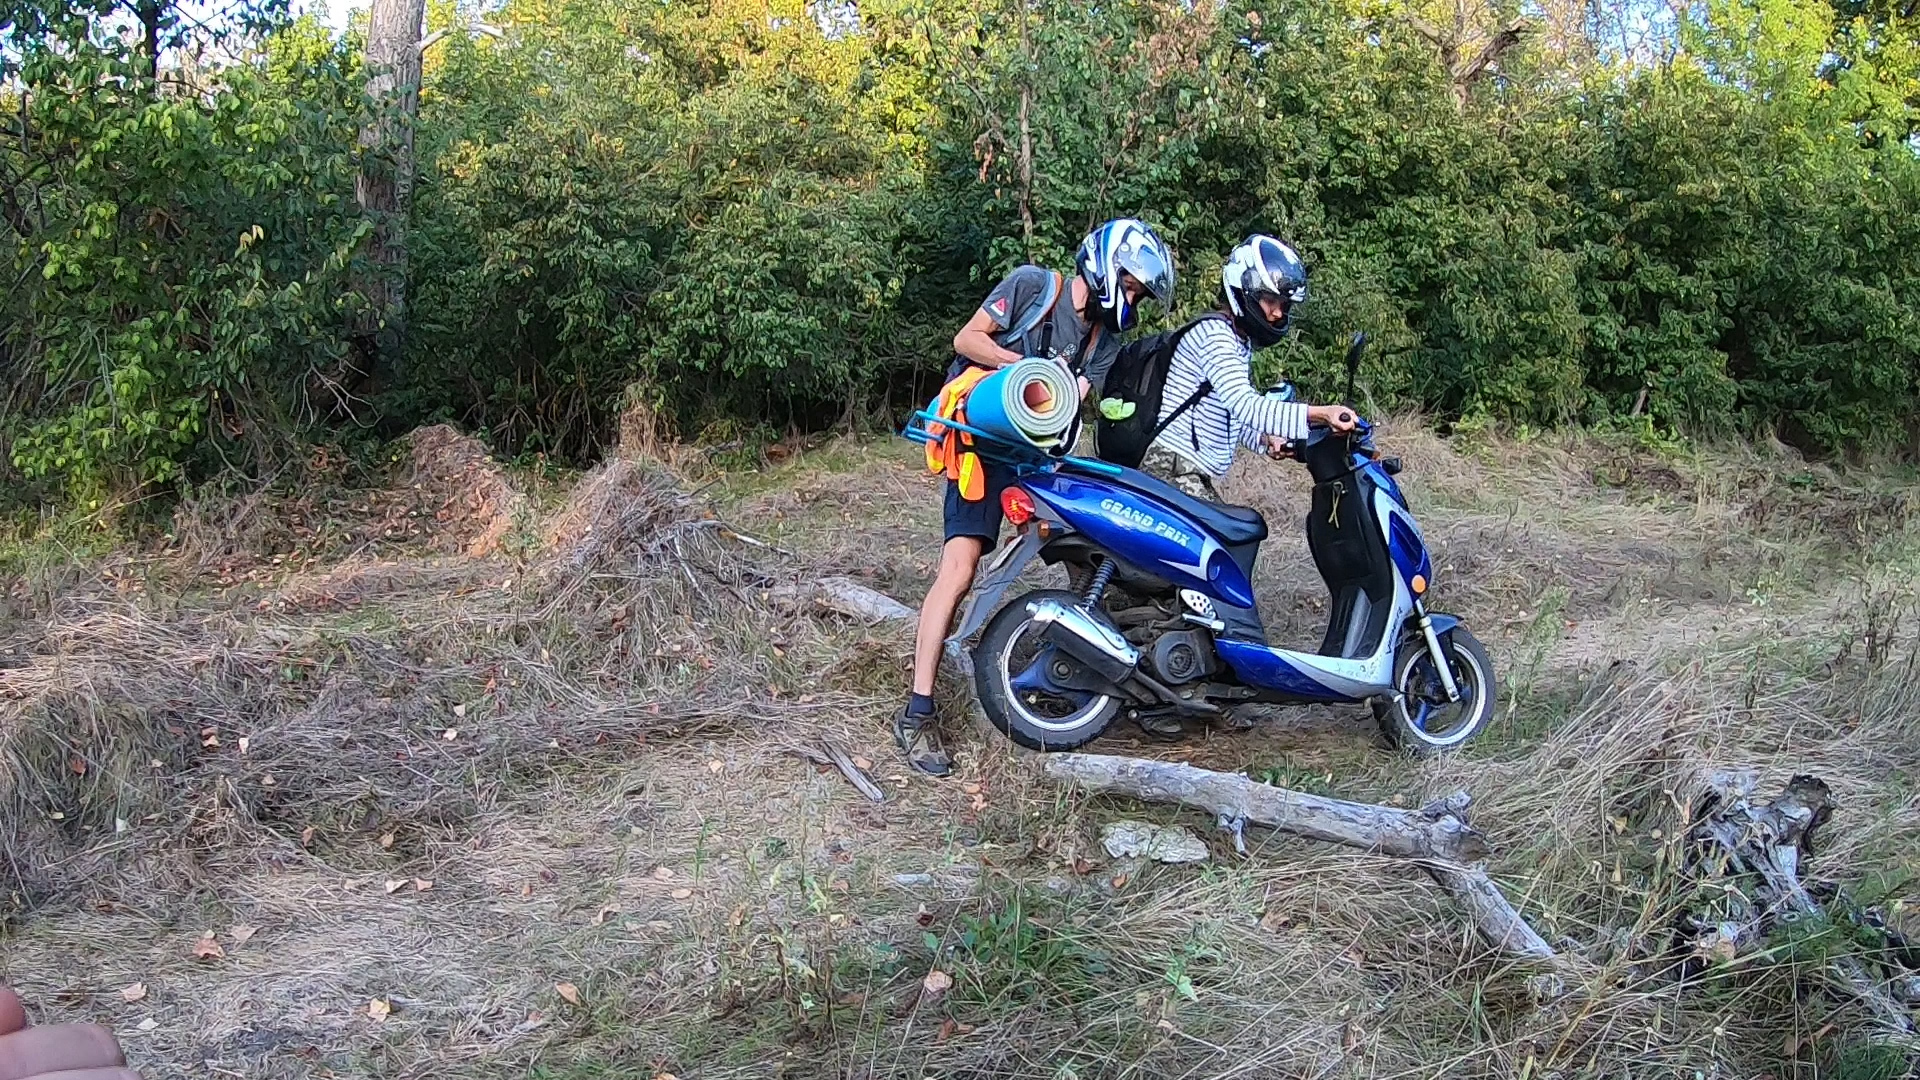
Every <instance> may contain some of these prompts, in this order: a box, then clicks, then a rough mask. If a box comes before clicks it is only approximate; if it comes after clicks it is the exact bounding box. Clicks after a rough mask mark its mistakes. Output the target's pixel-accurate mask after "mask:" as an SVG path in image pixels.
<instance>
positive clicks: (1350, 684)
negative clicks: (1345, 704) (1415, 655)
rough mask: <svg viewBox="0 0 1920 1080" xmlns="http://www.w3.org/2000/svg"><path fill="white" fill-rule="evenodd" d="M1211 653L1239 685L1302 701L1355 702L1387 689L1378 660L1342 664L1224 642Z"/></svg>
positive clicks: (1315, 656) (1256, 644)
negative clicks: (1227, 668)
mask: <svg viewBox="0 0 1920 1080" xmlns="http://www.w3.org/2000/svg"><path fill="white" fill-rule="evenodd" d="M1214 649H1215V650H1216V651H1218V652H1219V654H1220V658H1221V659H1222V660H1225V661H1226V662H1227V666H1229V667H1231V668H1233V671H1234V674H1236V675H1238V676H1240V680H1241V681H1242V682H1244V683H1247V684H1248V685H1250V686H1257V687H1260V688H1262V689H1265V690H1272V691H1275V692H1277V693H1281V694H1285V695H1287V696H1289V697H1293V698H1298V699H1300V700H1302V701H1358V700H1360V699H1362V698H1367V697H1371V696H1373V695H1375V694H1379V693H1383V692H1385V691H1386V690H1387V689H1388V686H1387V679H1388V676H1387V675H1386V674H1385V673H1384V670H1383V668H1384V665H1382V664H1381V663H1380V662H1379V658H1378V657H1369V658H1367V659H1363V660H1343V659H1341V658H1339V657H1335V656H1320V655H1318V654H1316V653H1296V652H1290V651H1288V650H1285V649H1276V648H1273V647H1272V646H1270V645H1264V644H1262V643H1260V642H1257V641H1239V640H1233V639H1227V638H1222V639H1218V640H1216V641H1215V642H1214Z"/></svg>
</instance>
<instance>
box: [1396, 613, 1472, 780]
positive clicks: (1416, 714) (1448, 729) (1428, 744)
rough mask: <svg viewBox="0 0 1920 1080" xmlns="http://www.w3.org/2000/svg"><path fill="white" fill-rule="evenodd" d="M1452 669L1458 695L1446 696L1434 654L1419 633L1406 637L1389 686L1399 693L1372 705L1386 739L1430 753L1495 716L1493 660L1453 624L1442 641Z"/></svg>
mask: <svg viewBox="0 0 1920 1080" xmlns="http://www.w3.org/2000/svg"><path fill="white" fill-rule="evenodd" d="M1441 648H1442V649H1443V650H1444V651H1445V652H1446V653H1447V654H1448V655H1447V660H1448V665H1449V667H1451V668H1452V670H1453V680H1454V685H1455V686H1456V687H1457V688H1458V689H1459V691H1460V700H1459V701H1453V702H1450V701H1448V700H1447V694H1446V689H1445V687H1444V685H1443V684H1442V683H1441V682H1440V677H1439V672H1438V670H1437V669H1436V668H1435V667H1434V666H1433V656H1432V653H1431V651H1430V650H1429V649H1428V648H1427V643H1426V642H1425V641H1424V640H1421V639H1418V638H1416V639H1414V640H1412V641H1409V642H1408V643H1407V644H1406V645H1405V646H1404V647H1402V648H1401V650H1400V656H1399V658H1398V659H1397V660H1396V661H1395V662H1394V665H1393V686H1394V689H1396V690H1398V691H1400V696H1399V699H1398V700H1396V701H1389V702H1385V703H1382V704H1380V705H1376V706H1375V707H1374V717H1375V719H1377V720H1379V721H1380V731H1381V733H1382V734H1384V735H1385V736H1386V737H1387V741H1388V742H1389V743H1392V744H1393V745H1394V746H1396V747H1399V748H1400V749H1402V750H1407V751H1410V752H1412V753H1415V754H1431V753H1437V752H1439V751H1443V750H1452V749H1454V748H1455V747H1458V746H1462V745H1464V744H1465V743H1466V742H1468V741H1469V740H1471V739H1472V738H1473V737H1474V736H1475V735H1478V734H1480V732H1481V731H1482V730H1483V729H1485V728H1486V726H1487V724H1488V723H1489V722H1490V721H1492V720H1493V711H1494V707H1495V703H1496V697H1497V695H1498V692H1499V688H1498V686H1497V684H1496V680H1495V679H1494V674H1493V660H1492V659H1491V658H1490V657H1488V656H1487V650H1486V647H1485V646H1483V645H1481V644H1480V642H1479V640H1478V639H1476V638H1475V637H1474V636H1473V635H1472V634H1470V633H1468V632H1467V630H1466V628H1465V627H1462V626H1456V627H1454V628H1453V629H1452V630H1450V631H1448V632H1447V633H1446V634H1445V635H1444V636H1443V639H1442V641H1441Z"/></svg>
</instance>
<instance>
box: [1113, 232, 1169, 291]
mask: <svg viewBox="0 0 1920 1080" xmlns="http://www.w3.org/2000/svg"><path fill="white" fill-rule="evenodd" d="M1114 261H1115V263H1117V264H1118V265H1119V267H1120V269H1122V270H1125V271H1126V272H1127V273H1128V274H1130V275H1132V277H1133V279H1134V280H1135V281H1138V282H1139V283H1140V284H1141V285H1142V286H1144V287H1145V288H1146V290H1147V295H1148V296H1151V297H1153V298H1154V299H1155V300H1158V301H1159V302H1160V303H1161V304H1163V305H1165V304H1169V303H1171V302H1172V301H1173V285H1174V276H1173V264H1172V263H1171V262H1169V261H1168V260H1167V257H1166V254H1165V253H1164V252H1162V251H1161V250H1160V246H1159V245H1158V244H1138V243H1136V244H1129V245H1128V246H1127V247H1126V248H1125V249H1124V250H1122V251H1121V252H1120V255H1119V258H1117V259H1115V260H1114Z"/></svg>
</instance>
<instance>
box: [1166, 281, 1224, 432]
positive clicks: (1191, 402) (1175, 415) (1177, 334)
mask: <svg viewBox="0 0 1920 1080" xmlns="http://www.w3.org/2000/svg"><path fill="white" fill-rule="evenodd" d="M1208 319H1220V320H1222V321H1225V320H1226V316H1225V315H1222V314H1220V313H1218V312H1214V311H1210V312H1208V313H1206V314H1205V315H1202V316H1200V317H1199V318H1197V319H1195V320H1193V321H1192V322H1190V323H1188V324H1187V325H1185V326H1183V327H1181V328H1180V329H1178V330H1175V331H1174V332H1173V341H1172V342H1171V343H1170V346H1169V347H1170V348H1172V349H1178V348H1179V347H1180V342H1181V341H1182V340H1184V339H1185V338H1186V336H1187V331H1189V330H1192V329H1193V328H1194V327H1196V326H1199V325H1200V324H1201V323H1203V322H1206V321H1207V320H1208ZM1211 393H1213V381H1212V380H1211V379H1201V380H1200V385H1199V387H1197V388H1196V389H1195V390H1194V391H1193V393H1191V394H1189V395H1188V396H1187V400H1185V401H1183V402H1181V403H1180V404H1179V405H1177V406H1175V407H1174V410H1173V411H1172V412H1170V413H1168V414H1167V418H1166V419H1165V420H1162V421H1160V422H1159V423H1157V424H1155V425H1153V431H1152V432H1150V433H1149V434H1148V435H1147V445H1148V446H1152V445H1153V441H1154V440H1155V439H1158V438H1159V437H1160V435H1161V433H1162V432H1164V431H1166V430H1167V429H1168V428H1170V427H1172V426H1173V422H1174V421H1175V420H1178V419H1180V414H1182V413H1184V412H1186V411H1187V410H1188V409H1191V408H1193V407H1194V406H1195V405H1198V404H1200V402H1201V401H1203V400H1205V399H1206V396H1207V395H1208V394H1211ZM1193 438H1194V442H1195V443H1196V444H1197V443H1198V442H1199V441H1200V436H1199V434H1198V433H1196V434H1195V435H1194V437H1193ZM1194 449H1196V450H1198V449H1199V446H1198V445H1196V446H1195V447H1194Z"/></svg>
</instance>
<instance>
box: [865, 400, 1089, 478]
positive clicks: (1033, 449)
mask: <svg viewBox="0 0 1920 1080" xmlns="http://www.w3.org/2000/svg"><path fill="white" fill-rule="evenodd" d="M928 424H939V425H941V426H942V427H949V428H952V429H954V430H955V431H964V432H966V433H967V434H969V435H971V436H973V437H974V440H975V444H976V445H975V446H974V452H975V453H978V454H979V455H980V456H981V457H982V458H984V459H986V460H988V461H992V462H995V463H997V464H1002V465H1011V466H1013V468H1014V472H1015V474H1016V475H1021V476H1025V475H1027V474H1029V473H1036V472H1046V471H1048V470H1049V469H1051V468H1052V465H1051V464H1050V463H1052V462H1059V463H1061V464H1065V465H1071V466H1073V467H1074V468H1076V469H1085V470H1087V471H1088V472H1096V473H1100V474H1102V475H1104V476H1120V475H1122V473H1123V472H1124V470H1122V469H1121V468H1120V466H1118V465H1115V464H1114V463H1112V462H1110V461H1101V460H1100V459H1098V458H1086V457H1078V456H1075V455H1072V454H1059V455H1055V454H1050V453H1048V452H1047V451H1045V450H1042V449H1040V448H1039V447H1037V446H1034V445H1033V444H1032V443H1021V442H1015V441H1013V440H1012V439H1007V438H1003V437H1001V436H999V435H995V434H992V433H991V432H987V431H983V430H981V429H980V428H977V427H974V426H973V425H972V424H964V423H961V422H960V421H958V420H945V419H942V418H941V417H940V416H938V415H937V414H935V413H933V412H930V411H928V410H926V409H916V410H914V413H913V415H912V416H910V417H908V418H907V426H906V427H905V428H903V429H902V430H901V432H900V434H901V435H902V436H903V437H905V438H907V439H909V440H911V441H913V442H917V443H921V444H923V445H924V444H926V443H930V442H932V441H933V436H932V435H929V434H927V425H928Z"/></svg>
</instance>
